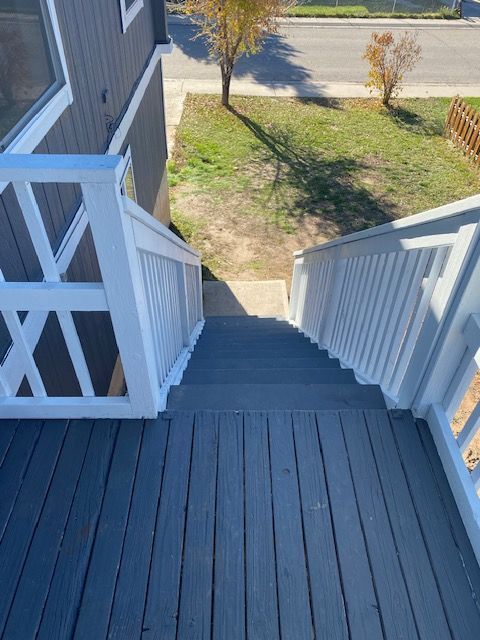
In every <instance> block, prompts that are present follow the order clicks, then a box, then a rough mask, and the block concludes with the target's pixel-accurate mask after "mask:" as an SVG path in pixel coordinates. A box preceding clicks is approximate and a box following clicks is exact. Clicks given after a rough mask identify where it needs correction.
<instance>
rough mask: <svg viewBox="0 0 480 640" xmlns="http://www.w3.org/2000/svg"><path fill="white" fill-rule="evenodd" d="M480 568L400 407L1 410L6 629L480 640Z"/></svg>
mask: <svg viewBox="0 0 480 640" xmlns="http://www.w3.org/2000/svg"><path fill="white" fill-rule="evenodd" d="M475 592H476V593H479V592H480V570H479V567H478V564H477V563H476V561H475V558H474V555H473V553H472V550H471V547H470V545H469V543H468V540H467V537H466V534H465V530H464V528H463V525H462V523H461V521H460V518H459V515H458V512H457V509H456V506H455V504H454V502H453V498H452V495H451V493H450V490H449V488H448V486H447V483H446V479H445V476H444V473H443V470H442V468H441V465H440V462H439V459H438V456H437V454H436V452H435V449H434V445H433V442H432V440H431V437H430V435H429V432H428V429H427V427H426V425H425V424H424V423H422V422H420V423H418V424H416V423H415V422H414V421H413V420H412V418H411V416H410V414H409V413H406V412H393V413H388V412H386V411H373V410H372V411H365V412H361V411H346V412H293V413H292V412H269V413H262V412H258V413H255V412H250V413H248V412H246V413H240V412H229V413H218V414H215V413H209V412H203V413H197V414H193V413H188V412H184V413H182V412H178V413H175V412H170V413H166V414H163V415H162V416H161V417H160V418H159V419H158V420H157V421H154V422H145V423H144V422H142V421H123V422H121V423H117V422H109V421H97V422H95V423H92V422H90V421H74V422H70V423H69V424H67V423H66V422H61V421H58V422H48V423H45V424H43V425H42V423H41V422H33V421H25V422H20V423H18V424H16V423H11V422H5V421H4V422H3V423H0V594H1V597H0V636H1V637H3V638H5V639H11V638H21V639H22V640H25V639H30V638H35V637H36V638H48V639H49V640H52V639H57V638H58V639H62V640H65V639H67V638H73V637H75V638H80V639H85V640H87V639H88V640H90V639H95V640H102V639H104V638H114V639H115V640H119V639H122V638H125V639H128V640H134V639H136V638H144V639H150V638H172V639H173V638H178V639H180V640H185V639H187V638H195V639H200V638H216V639H219V640H237V639H240V638H246V637H248V638H250V639H255V640H257V639H265V640H274V639H275V638H280V637H281V638H282V639H283V640H285V639H292V640H303V639H305V640H307V639H308V640H311V638H317V639H320V638H322V639H328V640H334V639H344V638H354V639H357V638H358V639H362V640H375V639H376V638H395V639H400V638H403V639H408V640H411V639H414V638H420V639H421V640H424V639H430V638H431V639H435V640H444V639H447V638H456V639H458V640H474V638H478V637H479V635H478V634H479V629H480V613H479V609H478V604H477V600H476V598H475Z"/></svg>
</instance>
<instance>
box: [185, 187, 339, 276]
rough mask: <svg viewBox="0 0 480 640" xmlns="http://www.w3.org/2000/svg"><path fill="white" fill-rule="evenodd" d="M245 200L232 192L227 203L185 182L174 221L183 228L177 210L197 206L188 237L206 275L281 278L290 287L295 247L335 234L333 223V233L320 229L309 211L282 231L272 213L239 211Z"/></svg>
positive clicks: (315, 242)
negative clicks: (193, 189)
mask: <svg viewBox="0 0 480 640" xmlns="http://www.w3.org/2000/svg"><path fill="white" fill-rule="evenodd" d="M243 206H244V203H243V202H242V196H241V194H229V198H228V203H227V202H225V201H216V200H215V199H213V198H211V197H210V196H209V195H206V194H199V193H194V194H192V193H191V192H190V191H189V189H183V188H182V187H180V188H178V187H177V189H176V191H175V209H174V212H173V222H174V224H175V225H176V226H177V227H178V228H179V230H180V231H182V221H181V218H179V217H178V214H177V216H176V215H175V210H177V211H190V212H191V213H192V214H193V212H194V219H195V228H194V230H193V233H192V232H191V233H190V234H189V236H190V237H189V241H190V242H192V244H194V245H195V246H196V247H197V248H198V249H199V251H201V253H202V262H203V264H204V265H205V271H206V273H205V276H206V278H207V279H217V280H271V279H274V280H276V279H280V280H285V281H286V282H287V287H288V288H289V287H290V284H291V276H292V269H293V252H294V251H297V250H298V249H301V248H303V247H306V246H311V245H314V244H319V243H322V242H325V241H326V240H330V239H331V238H332V237H334V236H335V233H334V230H333V229H332V232H331V233H329V234H325V233H322V232H320V231H319V228H318V224H317V222H316V221H315V219H313V218H311V217H309V216H304V217H303V218H302V219H297V220H295V221H294V222H292V231H291V232H288V231H284V230H283V229H281V228H280V227H278V226H277V225H276V224H275V223H272V222H271V221H269V220H268V219H265V218H261V217H258V216H256V215H253V214H252V215H244V214H239V212H242V210H243ZM192 236H193V237H192Z"/></svg>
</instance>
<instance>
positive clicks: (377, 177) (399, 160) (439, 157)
mask: <svg viewBox="0 0 480 640" xmlns="http://www.w3.org/2000/svg"><path fill="white" fill-rule="evenodd" d="M449 103H450V100H448V99H428V100H401V101H399V102H398V103H397V104H396V108H395V109H393V110H392V111H387V110H386V109H384V108H383V107H381V106H380V105H379V104H378V102H377V101H375V100H373V99H370V100H312V99H293V98H292V99H289V98H233V100H232V105H233V108H232V110H231V111H227V110H226V109H224V108H222V107H221V106H220V104H219V99H218V97H216V96H198V95H190V96H188V97H187V100H186V105H185V111H184V114H183V118H182V121H181V124H180V126H179V128H178V130H177V143H176V147H175V151H174V154H173V159H172V161H171V162H170V185H171V196H172V211H173V222H174V225H175V226H176V227H177V229H178V231H179V232H180V233H181V234H182V235H183V236H184V237H185V238H186V239H187V240H188V241H190V242H192V243H193V244H194V245H195V246H196V247H198V248H199V249H200V250H201V251H202V252H203V254H204V264H205V270H206V276H207V277H213V278H215V277H216V278H218V279H228V278H231V279H264V278H285V279H286V280H289V278H290V274H291V269H292V255H291V252H292V251H293V250H295V249H299V248H303V247H306V246H310V245H312V244H316V243H319V242H322V241H325V240H328V239H331V238H334V237H336V236H339V235H343V234H346V233H351V232H352V231H358V230H361V229H365V228H366V227H371V226H374V225H377V224H381V223H384V222H388V221H390V220H394V219H396V218H400V217H403V216H407V215H410V214H413V213H417V212H419V211H423V210H425V209H429V208H432V207H436V206H439V205H442V204H446V203H448V202H452V201H453V200H457V199H460V198H463V197H466V196H469V195H473V194H476V193H478V192H480V172H479V170H478V168H476V167H475V166H474V165H473V164H472V163H470V162H468V161H467V160H466V159H465V158H464V157H463V155H462V154H461V152H460V151H458V150H457V149H455V148H454V147H453V145H452V144H451V143H449V142H447V141H446V140H445V139H444V138H443V137H442V132H443V123H444V120H445V117H446V113H447V109H448V105H449ZM469 103H471V104H473V105H474V106H477V107H480V98H479V99H473V100H469Z"/></svg>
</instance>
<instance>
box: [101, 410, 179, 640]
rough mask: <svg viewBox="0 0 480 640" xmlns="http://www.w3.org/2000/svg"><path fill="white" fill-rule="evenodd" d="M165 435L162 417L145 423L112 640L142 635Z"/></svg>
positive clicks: (113, 608)
mask: <svg viewBox="0 0 480 640" xmlns="http://www.w3.org/2000/svg"><path fill="white" fill-rule="evenodd" d="M167 437H168V422H166V421H164V420H162V418H159V419H158V420H155V421H148V422H146V423H145V426H144V429H143V439H142V447H141V451H140V457H139V461H138V468H137V473H136V476H135V487H134V490H133V495H132V504H131V508H130V514H129V518H128V525H127V530H126V534H125V541H124V545H123V551H122V561H121V564H120V570H119V573H118V579H117V584H116V588H115V596H114V602H113V607H112V613H111V617H110V625H109V629H108V637H109V638H112V639H113V638H114V639H115V640H123V639H124V640H129V639H130V638H138V637H140V636H141V632H142V625H143V614H144V609H145V598H146V593H147V584H148V577H149V569H150V559H151V555H152V545H153V537H154V532H155V521H156V516H157V503H158V497H159V495H160V488H161V484H162V479H163V465H164V461H165V451H166V447H167ZM147 496H148V499H146V497H147Z"/></svg>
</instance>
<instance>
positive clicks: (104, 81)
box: [0, 0, 167, 396]
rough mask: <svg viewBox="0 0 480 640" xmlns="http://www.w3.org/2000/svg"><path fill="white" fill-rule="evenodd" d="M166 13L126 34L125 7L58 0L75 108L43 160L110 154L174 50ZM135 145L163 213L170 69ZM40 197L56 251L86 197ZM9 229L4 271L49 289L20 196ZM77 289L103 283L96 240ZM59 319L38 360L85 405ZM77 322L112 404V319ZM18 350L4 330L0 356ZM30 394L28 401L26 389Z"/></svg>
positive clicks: (148, 6) (150, 202) (39, 189)
mask: <svg viewBox="0 0 480 640" xmlns="http://www.w3.org/2000/svg"><path fill="white" fill-rule="evenodd" d="M160 5H161V6H160ZM163 5H164V2H163V0H144V7H143V9H142V10H141V11H140V12H139V14H138V15H137V16H136V17H135V19H134V20H133V22H132V23H131V24H130V25H129V27H128V29H127V31H126V33H123V32H122V22H121V14H120V3H119V0H102V1H101V2H98V0H56V8H57V15H58V21H59V25H60V30H61V33H62V40H63V46H64V50H65V56H66V59H67V65H68V71H69V75H70V83H71V87H72V92H73V98H74V100H73V103H72V105H71V106H70V107H68V108H67V110H66V111H65V112H64V113H63V114H62V116H61V117H60V118H59V120H58V121H57V122H56V123H55V125H54V126H53V127H52V129H51V130H50V131H49V133H48V134H47V135H46V137H45V138H44V140H43V141H42V142H41V143H40V144H39V145H38V147H37V148H36V149H35V153H42V154H43V153H47V154H64V153H70V154H97V153H105V152H106V150H107V149H108V145H109V143H110V141H111V140H112V138H113V136H114V135H115V133H117V132H118V125H119V122H120V121H121V118H122V116H123V114H124V113H125V110H126V108H127V107H128V105H129V103H130V100H131V98H132V96H133V94H134V92H135V89H136V86H137V84H138V82H139V80H140V79H141V77H142V75H143V72H144V71H145V68H146V66H147V65H148V62H149V60H150V58H151V55H152V53H153V50H154V47H155V44H156V42H158V41H164V40H165V37H164V33H162V29H161V28H160V26H159V15H161V11H164V9H163ZM154 9H155V14H154ZM159 9H160V13H159ZM163 30H164V31H165V25H164V26H163ZM162 39H163V40H162ZM104 95H106V101H104ZM123 134H124V132H122V135H123ZM128 145H130V146H131V148H132V160H133V165H134V172H135V181H136V190H137V198H138V201H139V204H140V205H141V206H142V207H143V208H144V209H146V210H147V211H149V212H150V213H153V212H154V208H155V202H156V200H157V195H158V192H159V189H160V185H161V181H162V178H163V175H164V172H165V162H166V157H167V151H166V141H165V122H164V109H163V89H162V75H161V64H159V65H158V66H157V68H156V70H155V72H154V74H153V76H152V79H151V81H150V84H149V86H148V88H147V91H146V93H145V96H144V98H143V100H142V102H141V104H140V106H139V108H138V111H137V113H136V116H135V118H134V121H133V123H132V125H131V127H130V129H129V131H128V132H127V135H126V138H125V142H124V145H123V148H122V153H123V152H124V150H125V149H126V147H127V146H128ZM34 191H35V195H36V197H37V200H38V204H39V206H40V209H41V211H42V216H43V219H44V223H45V228H46V231H47V234H48V237H49V240H50V243H51V246H52V249H53V250H54V251H55V250H56V249H57V248H58V247H59V245H60V243H61V241H62V238H63V236H64V234H65V231H66V229H67V228H68V226H69V224H70V222H71V220H72V218H73V216H74V214H75V212H76V211H77V209H78V206H79V203H80V193H79V189H78V187H77V186H73V185H61V184H58V185H56V184H55V185H52V184H51V185H34ZM0 228H1V230H2V231H1V233H0V268H1V269H2V270H3V273H4V276H5V278H6V279H7V280H10V281H25V280H30V281H35V280H39V279H41V277H42V274H41V270H40V265H39V263H38V260H37V257H36V255H35V251H34V249H33V246H32V243H31V240H30V236H29V234H28V231H27V229H26V226H25V223H24V221H23V217H22V214H21V212H20V210H19V208H18V204H17V202H16V198H15V196H14V193H13V189H12V188H11V187H8V188H7V189H5V190H4V192H3V193H2V194H1V195H0ZM67 279H68V280H69V281H91V282H95V281H99V280H101V276H100V271H99V268H98V263H97V259H96V255H95V249H94V245H93V240H92V237H91V234H90V232H89V231H88V230H87V232H86V233H85V236H84V238H83V239H82V240H81V242H80V244H79V246H78V249H77V251H76V254H75V256H74V258H73V260H72V263H71V265H70V267H69V269H68V273H67ZM50 315H51V317H50V318H49V320H48V322H47V325H46V327H45V330H44V333H43V334H42V338H41V340H40V342H39V344H38V345H37V349H36V352H35V357H36V361H37V364H38V365H39V368H40V371H41V373H42V375H43V378H44V383H45V386H46V388H47V392H48V393H49V394H52V395H53V394H55V395H67V396H68V395H77V394H78V393H79V389H78V383H77V380H76V377H75V374H74V372H73V368H72V365H71V362H70V359H69V356H68V353H67V350H66V346H65V343H64V340H63V337H62V335H61V331H60V328H59V326H58V322H57V320H56V318H55V317H54V315H53V314H50ZM74 317H75V323H76V325H77V329H78V332H79V336H80V339H81V342H82V345H83V348H84V350H85V355H86V358H87V363H88V365H89V368H90V372H91V376H92V381H93V384H94V387H95V390H96V393H97V394H102V395H103V394H106V393H107V391H108V386H109V383H110V378H111V374H112V371H113V367H114V364H115V361H116V357H117V348H116V343H115V339H114V336H113V330H112V326H111V322H110V319H109V317H108V314H100V313H98V314H80V313H77V314H74ZM8 345H9V334H8V332H7V330H6V327H5V326H4V324H3V322H1V323H0V356H1V355H2V354H4V353H5V352H6V349H7V348H8ZM44 363H47V365H46V366H45V364H44ZM59 372H61V373H59ZM23 391H24V392H26V393H28V387H27V386H26V385H25V386H24V388H23Z"/></svg>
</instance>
